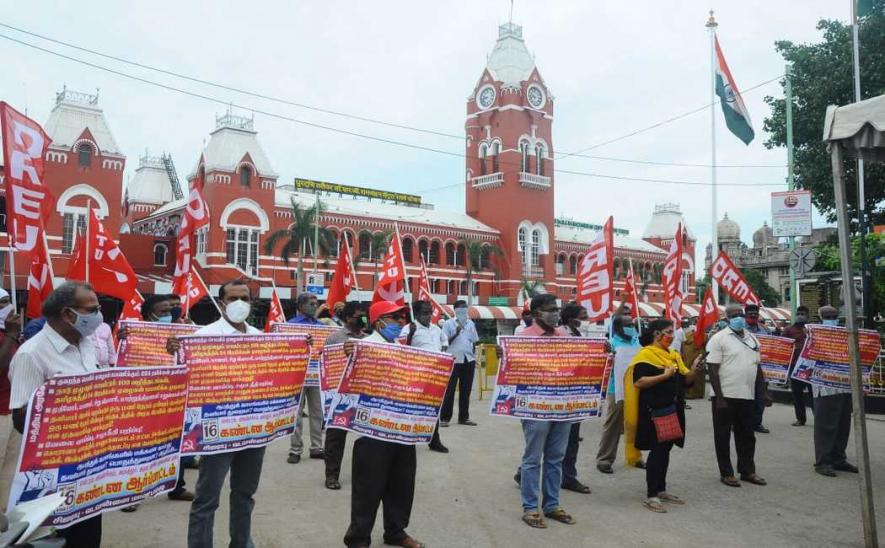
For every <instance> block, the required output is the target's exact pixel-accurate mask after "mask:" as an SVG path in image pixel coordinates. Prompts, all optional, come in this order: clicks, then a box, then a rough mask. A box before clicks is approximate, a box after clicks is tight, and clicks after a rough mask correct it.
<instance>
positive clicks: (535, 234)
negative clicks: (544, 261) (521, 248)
mask: <svg viewBox="0 0 885 548" xmlns="http://www.w3.org/2000/svg"><path fill="white" fill-rule="evenodd" d="M540 251H541V231H540V230H538V229H537V228H536V229H535V230H532V254H531V261H532V262H531V265H532V266H538V265H539V264H540V260H539V257H538V255H539V254H540Z"/></svg>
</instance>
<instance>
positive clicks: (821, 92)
mask: <svg viewBox="0 0 885 548" xmlns="http://www.w3.org/2000/svg"><path fill="white" fill-rule="evenodd" d="M871 10H872V11H871V12H870V13H869V15H867V16H866V17H863V18H862V19H861V20H860V29H859V35H860V80H861V90H862V97H863V98H864V99H867V98H870V97H875V96H877V95H881V94H883V93H885V4H883V3H881V2H880V3H878V4H877V5H876V6H874V7H872V8H871ZM817 28H818V30H820V31H822V33H823V40H822V41H821V42H817V43H809V44H795V43H793V42H790V41H786V40H784V41H779V42H776V43H775V49H776V50H777V51H778V52H779V53H780V54H781V55H783V57H784V59H785V60H786V61H787V62H789V63H790V64H791V65H792V82H793V150H794V158H795V169H794V174H793V175H794V179H795V181H796V186H797V187H799V188H804V189H808V190H811V192H812V201H813V202H814V205H816V206H817V208H818V209H819V210H820V211H821V212H822V213H824V214H825V215H827V219H828V220H829V221H830V222H833V221H835V218H836V213H835V209H834V208H835V199H834V196H833V174H832V169H831V164H830V155H829V153H828V152H827V149H826V145H825V144H824V143H823V141H822V135H823V122H824V115H825V113H826V110H827V105H844V104H846V103H852V102H854V87H853V82H854V78H853V72H852V58H851V50H852V42H851V26H850V25H848V24H845V23H843V22H841V21H832V20H822V21H820V22H819V23H818V24H817ZM781 84H782V85H783V82H781ZM765 102H766V103H768V105H769V106H770V107H771V116H769V117H768V118H766V119H765V122H764V128H765V131H766V132H767V133H768V134H769V135H770V138H769V140H768V141H766V143H765V146H766V147H768V148H774V147H783V146H786V112H785V101H784V100H783V99H776V98H774V97H766V98H765ZM844 169H845V175H846V180H847V181H851V182H853V181H856V180H857V162H856V161H854V160H850V159H846V160H845V165H844ZM865 173H866V177H865V179H866V185H865V189H866V210H867V212H869V213H870V214H872V219H873V220H874V221H875V222H877V223H878V222H882V220H883V219H885V209H883V208H882V207H877V206H878V205H879V204H880V203H881V202H882V201H883V200H885V166H883V165H882V164H878V165H876V164H870V163H867V167H866V170H865ZM846 186H847V198H848V214H849V218H851V219H856V218H857V185H856V184H854V183H852V184H848V185H846Z"/></svg>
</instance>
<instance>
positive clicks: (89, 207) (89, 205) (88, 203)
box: [44, 198, 92, 283]
mask: <svg viewBox="0 0 885 548" xmlns="http://www.w3.org/2000/svg"><path fill="white" fill-rule="evenodd" d="M91 221H92V199H91V198H89V199H87V200H86V240H85V241H84V243H83V245H84V246H86V247H85V248H84V249H85V251H86V254H85V255H84V256H85V257H86V280H85V281H86V283H89V263H90V262H92V257H90V256H89V224H90V222H91ZM76 225H77V223H76V222H75V223H74V231H75V232H76V230H77V226H76ZM44 232H45V231H44Z"/></svg>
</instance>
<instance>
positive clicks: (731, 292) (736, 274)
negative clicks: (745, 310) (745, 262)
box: [710, 251, 762, 305]
mask: <svg viewBox="0 0 885 548" xmlns="http://www.w3.org/2000/svg"><path fill="white" fill-rule="evenodd" d="M710 279H711V280H713V281H714V282H716V283H717V284H719V287H721V288H723V289H724V290H725V291H726V293H728V296H729V297H731V298H732V299H734V300H735V301H737V302H739V303H741V304H756V305H759V304H762V303H761V301H760V300H759V297H757V296H756V293H754V292H753V289H752V288H751V287H750V284H748V283H747V279H746V278H744V275H743V274H742V273H741V271H740V269H739V268H738V267H736V266H735V265H734V263H733V262H732V261H731V258H730V257H729V256H728V253H726V252H724V251H720V252H719V255H718V256H717V257H716V260H715V261H713V263H712V264H711V265H710Z"/></svg>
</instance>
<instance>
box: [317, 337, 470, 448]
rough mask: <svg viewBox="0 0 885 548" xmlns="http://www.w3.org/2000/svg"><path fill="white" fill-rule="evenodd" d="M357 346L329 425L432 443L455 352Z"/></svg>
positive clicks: (407, 442)
mask: <svg viewBox="0 0 885 548" xmlns="http://www.w3.org/2000/svg"><path fill="white" fill-rule="evenodd" d="M353 346H354V349H353V354H352V356H351V358H350V362H349V363H348V364H347V367H346V368H345V370H344V375H343V376H342V378H341V383H340V384H339V386H338V393H337V394H335V398H334V399H333V401H332V410H331V417H330V419H329V427H330V428H340V429H342V430H350V431H351V432H355V433H357V434H362V435H364V436H368V437H370V438H375V439H379V440H384V441H391V442H395V443H402V444H405V445H415V444H418V443H430V439H431V438H432V436H433V429H434V428H435V427H436V421H437V419H438V418H439V408H440V406H441V405H442V400H443V396H444V395H445V392H446V386H447V385H448V384H449V377H450V375H451V373H452V368H453V367H454V366H455V358H454V357H452V356H451V355H450V354H443V353H442V352H430V351H427V350H421V349H418V348H413V347H410V346H403V345H399V344H384V343H373V342H365V341H355V342H354V345H353Z"/></svg>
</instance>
